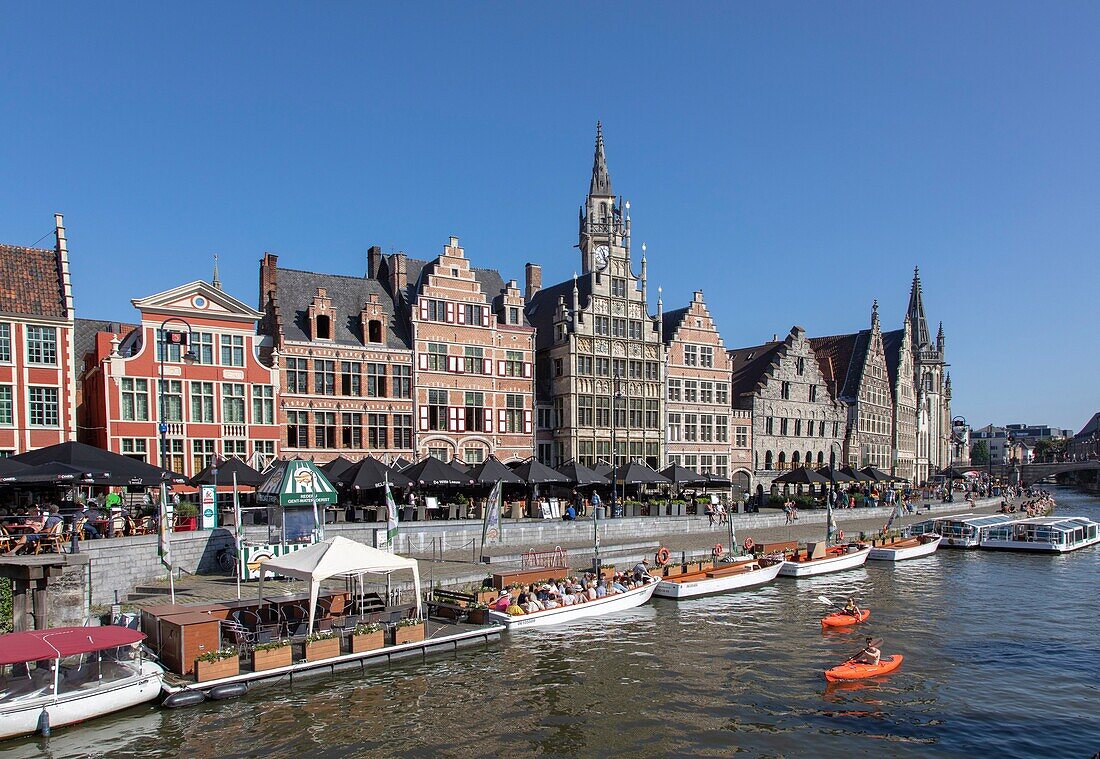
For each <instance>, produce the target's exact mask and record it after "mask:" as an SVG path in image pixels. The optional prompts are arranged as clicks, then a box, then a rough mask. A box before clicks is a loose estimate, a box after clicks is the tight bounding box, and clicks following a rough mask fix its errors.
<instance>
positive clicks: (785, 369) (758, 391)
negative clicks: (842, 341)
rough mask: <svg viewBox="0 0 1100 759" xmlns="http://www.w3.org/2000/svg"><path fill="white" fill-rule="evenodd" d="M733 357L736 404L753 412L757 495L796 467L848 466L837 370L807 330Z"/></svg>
mask: <svg viewBox="0 0 1100 759" xmlns="http://www.w3.org/2000/svg"><path fill="white" fill-rule="evenodd" d="M729 356H730V358H731V360H732V372H733V387H732V392H733V404H734V406H735V407H736V408H739V409H744V410H746V411H749V412H751V414H752V428H753V429H752V441H753V460H754V467H755V470H756V492H757V494H762V493H764V492H767V491H768V490H769V488H770V487H771V482H772V480H774V479H775V477H776V476H778V475H779V474H781V473H782V472H783V471H785V470H788V469H791V468H793V467H798V466H802V465H809V466H813V467H817V466H824V465H826V464H834V465H836V466H840V465H841V464H843V463H844V435H845V427H846V423H847V409H846V408H845V406H844V405H843V404H842V403H840V402H839V401H837V400H836V398H835V397H834V396H833V393H832V392H831V390H830V389H829V384H830V379H829V378H831V377H833V376H835V375H836V373H837V371H836V370H835V367H834V366H830V359H828V358H826V359H823V360H822V361H819V360H818V358H817V355H816V354H815V352H814V348H813V346H812V345H811V342H810V340H809V338H807V337H806V330H805V329H803V328H802V327H798V326H795V327H792V328H791V331H790V333H789V334H788V335H787V336H786V338H785V339H783V340H772V341H771V342H768V343H764V344H763V345H757V346H752V347H749V348H735V349H733V350H731V351H729ZM822 364H824V365H825V367H826V370H824V371H823V369H822Z"/></svg>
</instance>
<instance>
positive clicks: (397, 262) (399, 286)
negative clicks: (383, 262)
mask: <svg viewBox="0 0 1100 759" xmlns="http://www.w3.org/2000/svg"><path fill="white" fill-rule="evenodd" d="M408 284H409V263H408V258H407V257H406V256H405V254H404V253H393V254H391V255H390V290H391V291H392V292H393V295H394V297H395V298H396V297H398V296H399V295H400V294H401V293H403V292H404V291H405V288H406V287H407V286H408Z"/></svg>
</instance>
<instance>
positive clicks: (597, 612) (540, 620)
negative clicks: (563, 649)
mask: <svg viewBox="0 0 1100 759" xmlns="http://www.w3.org/2000/svg"><path fill="white" fill-rule="evenodd" d="M659 584H660V583H658V581H657V578H656V577H653V578H651V579H650V581H649V582H647V583H646V584H645V585H641V586H639V587H637V588H631V589H630V590H627V591H626V592H625V593H616V594H614V595H611V596H604V597H603V598H597V599H596V600H595V601H585V602H584V603H581V604H573V605H572V606H559V607H557V608H556V609H545V610H544V611H535V612H531V613H530V614H520V615H516V616H512V615H511V614H506V613H505V612H502V611H489V614H488V616H489V621H490V622H494V623H497V624H502V625H505V626H507V627H508V629H509V630H518V629H525V628H528V627H545V626H546V625H558V624H563V623H565V622H572V621H574V620H577V619H584V618H585V617H599V616H603V615H605V614H612V613H614V612H617V611H624V610H625V609H633V608H634V607H635V606H641V605H642V604H644V603H645V602H646V601H648V600H649V599H650V598H651V597H652V596H653V591H655V590H656V589H657V586H658V585H659Z"/></svg>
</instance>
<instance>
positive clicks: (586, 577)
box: [489, 559, 655, 616]
mask: <svg viewBox="0 0 1100 759" xmlns="http://www.w3.org/2000/svg"><path fill="white" fill-rule="evenodd" d="M647 582H655V580H652V579H650V574H649V559H643V560H642V561H640V562H639V563H638V564H637V565H635V567H634V568H633V570H631V571H630V572H629V573H621V572H616V573H614V574H612V575H611V576H608V575H607V574H603V573H601V574H600V576H599V577H596V575H595V574H593V573H591V572H586V573H585V574H583V575H581V576H580V577H577V576H572V577H563V578H560V579H548V580H546V581H544V582H541V583H531V584H529V585H520V586H513V587H510V588H505V589H504V590H502V591H501V592H500V597H499V598H498V599H497V600H496V601H494V602H493V603H492V604H491V605H490V607H489V608H491V609H493V610H494V611H501V612H504V613H506V614H510V615H512V616H520V615H523V614H535V613H537V612H540V611H546V610H547V609H557V608H560V607H563V606H574V605H576V604H584V603H590V602H592V601H596V600H598V599H601V598H605V597H607V596H613V595H616V594H619V593H626V592H627V591H628V590H633V589H634V588H639V587H641V586H642V585H644V584H646V583H647Z"/></svg>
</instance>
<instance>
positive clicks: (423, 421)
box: [420, 406, 428, 430]
mask: <svg viewBox="0 0 1100 759" xmlns="http://www.w3.org/2000/svg"><path fill="white" fill-rule="evenodd" d="M420 429H422V430H426V429H428V407H427V406H421V407H420Z"/></svg>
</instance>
